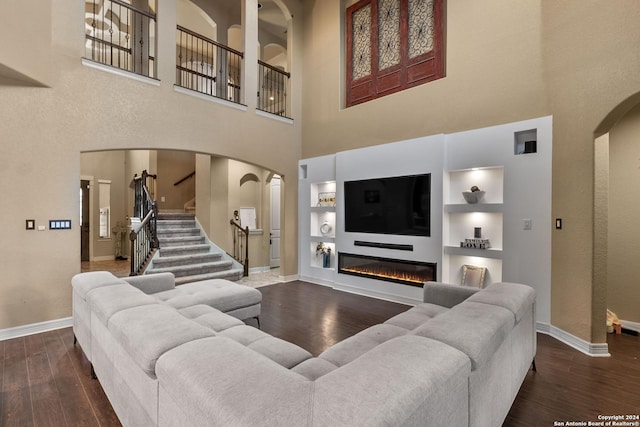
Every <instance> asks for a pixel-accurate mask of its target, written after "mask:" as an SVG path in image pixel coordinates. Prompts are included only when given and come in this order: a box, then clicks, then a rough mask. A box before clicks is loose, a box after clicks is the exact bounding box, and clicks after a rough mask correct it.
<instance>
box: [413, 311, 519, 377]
mask: <svg viewBox="0 0 640 427" xmlns="http://www.w3.org/2000/svg"><path fill="white" fill-rule="evenodd" d="M514 323H515V322H514V317H513V314H512V313H511V312H510V311H509V310H507V309H506V308H503V307H498V306H495V305H488V304H482V303H477V302H471V301H466V302H464V303H462V304H459V305H457V306H455V307H454V308H452V309H451V310H449V311H448V312H446V313H442V314H441V315H439V316H437V317H435V318H433V319H431V320H430V321H428V322H426V323H425V324H423V325H422V326H420V327H418V328H416V329H415V330H413V331H412V332H411V333H412V334H415V335H420V336H422V337H427V338H432V339H435V340H437V341H440V342H443V343H445V344H448V345H450V346H452V347H454V348H457V349H458V350H460V351H462V352H463V353H464V354H466V355H467V356H468V357H469V359H471V366H472V369H473V370H476V369H477V368H478V367H479V366H482V365H484V363H485V362H486V361H487V360H489V358H491V356H492V355H493V354H494V353H495V352H496V350H497V349H498V347H500V345H501V344H502V343H503V341H504V340H505V339H506V337H507V335H508V334H509V332H510V331H511V329H513V325H514Z"/></svg>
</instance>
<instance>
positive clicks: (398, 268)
mask: <svg viewBox="0 0 640 427" xmlns="http://www.w3.org/2000/svg"><path fill="white" fill-rule="evenodd" d="M436 267H437V264H436V263H432V262H419V261H406V260H401V259H391V258H381V257H375V256H368V255H356V254H346V253H342V252H339V253H338V273H342V274H350V275H353V276H360V277H366V278H369V279H378V280H385V281H387V282H394V283H402V284H403V285H411V286H419V287H422V284H423V282H428V281H431V280H436V277H437V274H436Z"/></svg>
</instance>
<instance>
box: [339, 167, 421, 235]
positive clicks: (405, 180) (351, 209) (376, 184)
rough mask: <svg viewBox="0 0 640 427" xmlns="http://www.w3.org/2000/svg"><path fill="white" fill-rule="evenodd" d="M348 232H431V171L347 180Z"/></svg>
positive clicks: (345, 186)
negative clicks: (429, 172)
mask: <svg viewBox="0 0 640 427" xmlns="http://www.w3.org/2000/svg"><path fill="white" fill-rule="evenodd" d="M344 217H345V221H344V222H345V224H344V228H345V231H346V232H353V233H376V234H397V235H405V236H430V235H431V174H422V175H407V176H396V177H389V178H374V179H364V180H359V181H345V183H344Z"/></svg>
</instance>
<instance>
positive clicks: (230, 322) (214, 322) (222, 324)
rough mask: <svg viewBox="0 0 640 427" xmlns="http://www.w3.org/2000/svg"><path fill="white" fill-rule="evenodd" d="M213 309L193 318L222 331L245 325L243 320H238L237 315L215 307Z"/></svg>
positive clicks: (210, 327) (208, 326)
mask: <svg viewBox="0 0 640 427" xmlns="http://www.w3.org/2000/svg"><path fill="white" fill-rule="evenodd" d="M212 310H214V311H212V312H210V313H207V314H203V315H202V316H198V317H195V318H193V321H194V322H197V323H199V324H201V325H202V326H206V327H207V328H209V329H212V330H214V331H216V332H222V331H225V330H227V329H229V328H233V327H236V326H243V325H244V322H243V321H242V320H238V319H236V318H235V317H232V316H229V315H228V314H225V313H223V312H221V311H220V310H216V309H215V308H212Z"/></svg>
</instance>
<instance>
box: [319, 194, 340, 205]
mask: <svg viewBox="0 0 640 427" xmlns="http://www.w3.org/2000/svg"><path fill="white" fill-rule="evenodd" d="M335 205H336V193H335V192H333V191H331V192H325V193H318V206H323V207H324V206H327V207H334V206H335Z"/></svg>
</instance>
